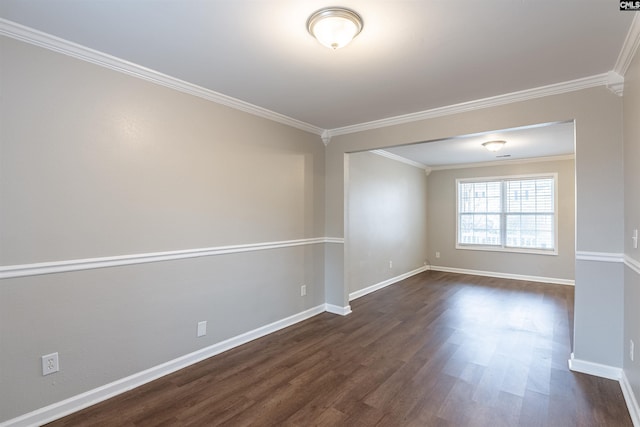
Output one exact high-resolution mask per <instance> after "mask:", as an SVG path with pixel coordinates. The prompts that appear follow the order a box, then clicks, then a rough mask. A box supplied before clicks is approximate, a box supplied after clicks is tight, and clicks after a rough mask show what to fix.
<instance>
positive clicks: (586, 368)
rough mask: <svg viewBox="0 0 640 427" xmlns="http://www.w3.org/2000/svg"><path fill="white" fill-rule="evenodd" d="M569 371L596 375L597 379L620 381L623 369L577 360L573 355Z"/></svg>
mask: <svg viewBox="0 0 640 427" xmlns="http://www.w3.org/2000/svg"><path fill="white" fill-rule="evenodd" d="M569 369H571V370H572V371H574V372H580V373H583V374H589V375H595V376H596V377H602V378H607V379H610V380H616V381H619V380H620V378H622V369H620V368H616V367H615V366H609V365H602V364H600V363H595V362H588V361H586V360H581V359H576V358H575V355H574V354H573V353H571V359H569Z"/></svg>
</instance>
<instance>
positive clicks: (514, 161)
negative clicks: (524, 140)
mask: <svg viewBox="0 0 640 427" xmlns="http://www.w3.org/2000/svg"><path fill="white" fill-rule="evenodd" d="M575 158H576V155H575V154H563V155H559V156H547V157H534V158H532V159H511V160H494V161H491V162H482V163H457V164H455V165H442V166H433V167H431V170H432V171H442V170H449V169H468V168H484V167H491V166H504V165H519V164H525V163H538V162H559V161H563V160H575Z"/></svg>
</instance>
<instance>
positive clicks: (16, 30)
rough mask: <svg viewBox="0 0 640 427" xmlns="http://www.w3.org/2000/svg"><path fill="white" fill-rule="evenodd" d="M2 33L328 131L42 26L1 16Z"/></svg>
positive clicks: (252, 111) (317, 130) (232, 105)
mask: <svg viewBox="0 0 640 427" xmlns="http://www.w3.org/2000/svg"><path fill="white" fill-rule="evenodd" d="M0 35H4V36H7V37H10V38H13V39H15V40H19V41H22V42H25V43H29V44H32V45H35V46H39V47H42V48H45V49H48V50H52V51H54V52H58V53H61V54H63V55H67V56H71V57H73V58H76V59H80V60H82V61H86V62H90V63H92V64H95V65H98V66H101V67H104V68H108V69H110V70H114V71H117V72H120V73H124V74H127V75H130V76H133V77H137V78H139V79H142V80H146V81H148V82H151V83H155V84H157V85H160V86H165V87H168V88H170V89H174V90H177V91H179V92H183V93H187V94H190V95H194V96H197V97H199V98H203V99H206V100H207V101H211V102H215V103H216V104H221V105H224V106H227V107H230V108H233V109H236V110H240V111H243V112H245V113H249V114H252V115H254V116H258V117H262V118H264V119H268V120H272V121H274V122H277V123H281V124H284V125H287V126H291V127H294V128H297V129H300V130H303V131H306V132H309V133H313V134H316V135H322V134H323V132H324V129H321V128H319V127H317V126H313V125H311V124H309V123H305V122H303V121H300V120H296V119H294V118H291V117H289V116H285V115H284V114H280V113H276V112H274V111H271V110H267V109H266V108H262V107H258V106H257V105H253V104H250V103H248V102H245V101H241V100H239V99H236V98H233V97H230V96H227V95H224V94H221V93H219V92H215V91H213V90H210V89H206V88H203V87H201V86H197V85H194V84H192V83H189V82H186V81H184V80H180V79H177V78H175V77H171V76H168V75H166V74H162V73H159V72H157V71H154V70H151V69H149V68H146V67H143V66H141V65H138V64H134V63H132V62H129V61H126V60H124V59H120V58H116V57H115V56H111V55H108V54H106V53H102V52H99V51H97V50H94V49H90V48H88V47H85V46H82V45H79V44H77V43H73V42H70V41H68V40H64V39H61V38H59V37H56V36H53V35H50V34H47V33H43V32H41V31H38V30H34V29H33V28H29V27H26V26H24V25H20V24H18V23H15V22H13V21H9V20H7V19H3V18H0Z"/></svg>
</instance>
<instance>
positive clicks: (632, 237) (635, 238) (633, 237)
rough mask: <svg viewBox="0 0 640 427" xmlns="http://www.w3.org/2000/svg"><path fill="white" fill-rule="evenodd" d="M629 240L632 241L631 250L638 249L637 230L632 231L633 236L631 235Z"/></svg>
mask: <svg viewBox="0 0 640 427" xmlns="http://www.w3.org/2000/svg"><path fill="white" fill-rule="evenodd" d="M631 240H633V249H638V229H637V228H636V229H634V230H633V234H632V235H631Z"/></svg>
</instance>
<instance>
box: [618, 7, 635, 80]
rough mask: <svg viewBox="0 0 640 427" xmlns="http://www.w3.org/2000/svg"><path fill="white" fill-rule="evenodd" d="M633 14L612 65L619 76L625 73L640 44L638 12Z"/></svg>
mask: <svg viewBox="0 0 640 427" xmlns="http://www.w3.org/2000/svg"><path fill="white" fill-rule="evenodd" d="M634 15H635V16H634V17H633V21H632V22H631V27H630V28H629V32H628V33H627V37H626V38H625V40H624V43H623V44H622V49H621V50H620V54H619V55H618V60H617V61H616V65H615V66H614V67H613V71H615V72H616V73H618V74H619V75H621V76H624V75H625V74H626V73H627V70H628V69H629V65H631V61H632V60H633V57H634V55H635V54H636V51H637V50H638V46H640V14H638V13H635V14H634Z"/></svg>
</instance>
